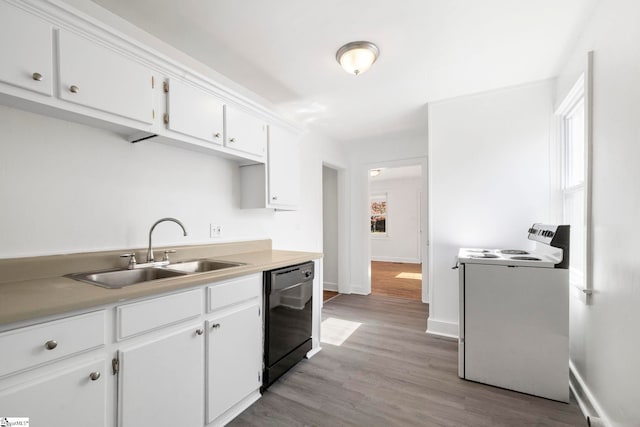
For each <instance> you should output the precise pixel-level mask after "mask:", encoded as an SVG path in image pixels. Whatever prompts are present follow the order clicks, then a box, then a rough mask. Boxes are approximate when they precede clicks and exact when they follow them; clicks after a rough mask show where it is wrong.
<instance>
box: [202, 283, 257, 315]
mask: <svg viewBox="0 0 640 427" xmlns="http://www.w3.org/2000/svg"><path fill="white" fill-rule="evenodd" d="M261 292H262V274H253V275H251V276H245V277H241V278H239V279H234V280H231V281H228V282H223V283H219V284H216V285H211V286H209V287H208V288H207V300H208V301H207V302H208V304H207V307H208V311H209V312H211V311H214V310H218V309H220V308H223V307H226V306H229V305H232V304H236V303H239V302H242V301H246V300H249V299H251V298H256V297H259V296H260V294H261Z"/></svg>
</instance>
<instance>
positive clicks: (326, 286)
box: [322, 282, 338, 292]
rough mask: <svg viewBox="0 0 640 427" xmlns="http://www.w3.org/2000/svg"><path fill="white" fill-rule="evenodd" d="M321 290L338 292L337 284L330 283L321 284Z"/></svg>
mask: <svg viewBox="0 0 640 427" xmlns="http://www.w3.org/2000/svg"><path fill="white" fill-rule="evenodd" d="M322 289H324V290H325V291H333V292H338V284H337V283H332V282H324V283H323V284H322Z"/></svg>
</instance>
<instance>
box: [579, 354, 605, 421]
mask: <svg viewBox="0 0 640 427" xmlns="http://www.w3.org/2000/svg"><path fill="white" fill-rule="evenodd" d="M569 371H570V372H571V375H569V387H571V391H572V392H573V396H574V397H575V398H576V401H577V402H578V406H579V407H580V410H581V411H582V415H584V417H585V418H586V419H589V418H591V419H593V418H596V419H597V418H600V421H601V422H602V423H603V424H604V425H606V426H613V423H612V422H611V420H610V418H609V417H608V416H607V414H606V413H605V412H604V410H603V409H602V406H601V405H600V403H599V402H598V400H597V399H596V398H595V396H594V395H593V393H592V392H591V389H589V387H588V386H587V384H586V383H585V382H584V379H582V376H581V375H580V372H578V369H577V368H576V366H575V365H574V364H573V361H571V360H569ZM594 411H595V413H594Z"/></svg>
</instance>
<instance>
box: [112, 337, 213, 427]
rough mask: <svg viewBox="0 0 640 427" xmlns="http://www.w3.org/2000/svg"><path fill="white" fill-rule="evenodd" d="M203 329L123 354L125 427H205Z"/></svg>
mask: <svg viewBox="0 0 640 427" xmlns="http://www.w3.org/2000/svg"><path fill="white" fill-rule="evenodd" d="M199 328H202V326H200V327H198V326H196V325H194V326H191V327H189V328H186V329H183V330H181V331H178V332H175V333H172V334H170V335H165V336H163V337H161V338H158V339H156V340H153V341H150V342H148V343H145V344H143V345H140V346H137V347H134V348H130V349H126V350H121V351H120V352H119V359H120V375H121V377H120V379H119V405H118V422H119V424H118V425H119V426H120V427H140V426H154V427H163V426H166V427H175V426H181V427H201V426H202V425H203V419H202V416H203V413H204V411H203V407H202V406H203V402H204V384H203V378H204V372H203V370H204V362H203V360H202V359H203V335H200V334H198V332H200V333H203V331H202V329H199Z"/></svg>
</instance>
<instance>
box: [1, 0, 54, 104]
mask: <svg viewBox="0 0 640 427" xmlns="http://www.w3.org/2000/svg"><path fill="white" fill-rule="evenodd" d="M52 49H53V42H52V31H51V25H50V24H49V23H47V22H44V21H42V20H40V19H39V18H37V17H35V16H33V15H30V14H28V13H26V12H23V11H21V10H19V9H17V8H15V7H13V6H10V5H8V4H7V3H5V2H0V57H1V58H2V60H0V81H2V82H4V83H8V84H10V85H14V86H18V87H21V88H24V89H29V90H32V91H35V92H38V93H42V94H44V95H48V96H51V93H52V88H53V83H52V76H53V74H52V72H51V70H52Z"/></svg>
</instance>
